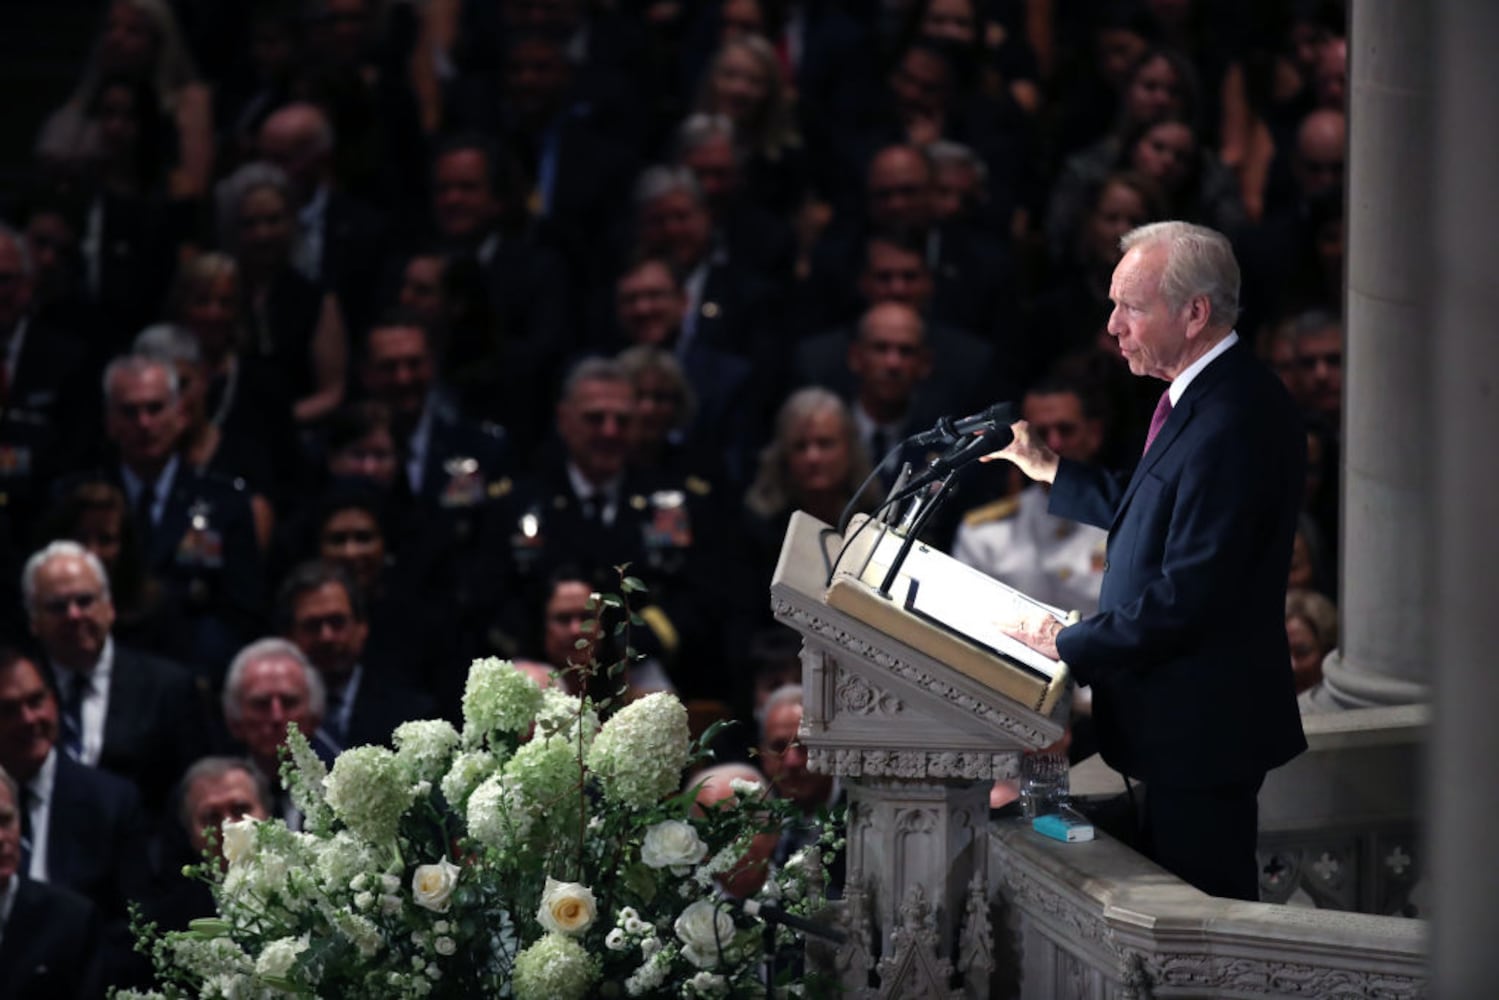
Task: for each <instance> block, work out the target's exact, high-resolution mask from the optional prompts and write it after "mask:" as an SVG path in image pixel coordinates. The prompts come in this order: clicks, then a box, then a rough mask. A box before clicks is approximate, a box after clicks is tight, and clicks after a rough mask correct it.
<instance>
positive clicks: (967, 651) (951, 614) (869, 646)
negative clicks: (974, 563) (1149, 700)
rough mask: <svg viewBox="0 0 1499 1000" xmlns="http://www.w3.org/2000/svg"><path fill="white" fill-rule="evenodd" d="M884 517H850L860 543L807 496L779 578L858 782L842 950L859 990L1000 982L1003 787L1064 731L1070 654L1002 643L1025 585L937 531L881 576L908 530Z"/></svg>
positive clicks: (851, 778) (813, 714) (809, 733)
mask: <svg viewBox="0 0 1499 1000" xmlns="http://www.w3.org/2000/svg"><path fill="white" fill-rule="evenodd" d="M858 523H859V522H857V521H856V525H857V524H858ZM882 529H883V525H882V524H881V523H880V522H877V521H876V522H871V523H870V524H869V525H868V526H867V529H866V530H862V531H857V532H856V530H855V526H851V527H850V529H849V540H850V541H849V544H848V546H847V547H846V548H847V550H846V551H843V550H844V549H845V545H844V539H843V537H842V536H840V535H839V534H838V533H837V532H836V530H834V529H832V528H829V527H828V526H827V525H826V524H823V523H822V522H821V521H818V520H817V519H815V518H813V517H810V516H809V515H806V514H804V513H801V512H798V513H796V514H794V515H793V516H792V519H791V524H790V527H789V529H788V530H787V534H786V540H785V542H784V544H783V546H782V550H781V557H780V562H779V564H778V566H777V567H776V573H775V577H774V580H773V582H772V584H771V602H772V605H773V608H774V611H775V615H776V617H777V618H778V619H779V620H780V621H782V622H785V623H786V624H787V625H790V626H791V627H792V628H794V629H796V630H797V631H798V632H800V633H801V635H802V654H801V656H802V684H803V687H804V689H805V692H804V696H803V697H804V705H803V715H802V730H801V734H800V738H801V740H802V741H803V743H804V744H805V746H806V747H807V753H808V758H809V761H810V766H811V767H812V769H813V770H816V771H820V772H823V773H829V774H833V775H836V776H837V777H838V779H839V780H840V781H841V782H842V783H843V785H844V787H845V788H846V789H847V791H848V803H849V811H848V858H847V878H846V883H845V889H844V903H843V910H842V915H841V920H842V922H843V924H844V930H845V931H846V933H847V935H848V937H847V941H846V943H845V944H843V945H842V946H840V947H839V949H838V950H837V953H836V957H835V958H834V960H833V961H834V964H835V967H836V969H837V973H838V975H839V978H840V979H841V981H842V983H843V985H844V989H845V994H846V995H847V996H854V997H858V996H868V997H938V996H940V997H948V996H967V997H985V996H988V994H989V978H990V973H991V971H992V969H993V965H994V962H993V949H992V942H993V937H992V933H991V928H990V926H989V903H988V900H989V899H990V893H989V877H990V876H989V871H988V858H989V848H988V825H989V791H990V788H991V786H992V785H993V783H994V782H995V781H996V780H998V779H1001V778H1011V777H1015V776H1016V775H1017V773H1018V770H1019V757H1020V753H1021V752H1022V751H1025V750H1033V749H1038V748H1041V747H1045V746H1048V745H1050V744H1052V743H1055V742H1056V741H1057V740H1059V739H1060V738H1061V736H1062V733H1063V730H1064V728H1065V721H1066V715H1065V713H1066V698H1065V697H1063V696H1064V695H1065V693H1066V691H1067V687H1068V682H1067V675H1066V668H1065V667H1064V666H1062V665H1061V664H1058V663H1056V662H1055V661H1047V662H1044V663H1037V662H1035V661H1034V660H1031V661H1029V662H1028V661H1027V660H1026V659H1025V657H1024V656H1022V655H1020V654H1021V653H1022V652H1025V651H1023V650H1022V649H1021V648H1020V647H1018V646H1017V647H1015V648H1014V649H1006V648H1002V647H1003V643H1005V642H1008V641H1009V640H1007V639H998V638H995V636H994V635H993V634H992V632H993V627H992V625H991V624H990V620H991V619H993V618H995V617H997V615H998V611H999V608H1000V607H1001V606H1002V605H1003V603H1004V602H1005V601H1007V600H1014V599H1016V598H1017V597H1018V598H1019V599H1020V600H1024V598H1023V595H1017V594H1016V593H1015V592H1014V591H1012V590H1010V588H1008V587H1004V586H1003V585H1002V584H999V583H998V582H997V581H994V580H991V579H990V578H988V577H986V576H984V575H983V574H981V573H978V572H976V571H974V570H972V569H970V568H968V567H966V566H962V565H960V564H958V563H957V562H955V561H954V560H952V559H950V558H949V557H948V556H946V555H944V554H942V553H940V552H937V551H935V550H931V549H928V548H927V547H926V546H923V545H920V544H917V545H915V546H914V547H912V548H911V550H910V554H909V557H908V558H907V559H906V561H905V562H904V563H902V564H901V566H900V570H899V572H898V573H897V574H894V575H893V576H894V577H895V579H894V585H893V586H891V587H888V588H885V589H887V590H888V595H887V594H883V593H881V592H880V590H881V585H882V583H884V582H887V581H886V578H887V576H891V574H889V573H888V568H889V565H890V564H891V562H892V560H893V559H894V553H895V551H896V550H897V549H898V547H899V543H900V539H899V538H898V537H897V536H896V535H895V534H894V533H887V532H885V531H883V530H882ZM991 606H992V607H993V613H992V614H991V613H989V612H988V610H987V609H989V608H990V607H991ZM955 623H956V625H959V626H963V627H962V628H959V627H955ZM1030 655H1031V656H1032V657H1033V656H1034V654H1030ZM955 980H956V981H957V982H960V983H961V988H959V989H957V990H956V991H954V990H953V988H952V986H951V985H950V983H951V982H953V981H955Z"/></svg>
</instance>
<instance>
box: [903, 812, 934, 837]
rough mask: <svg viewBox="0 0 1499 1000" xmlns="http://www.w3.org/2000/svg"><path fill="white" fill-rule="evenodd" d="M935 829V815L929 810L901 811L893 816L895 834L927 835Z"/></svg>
mask: <svg viewBox="0 0 1499 1000" xmlns="http://www.w3.org/2000/svg"><path fill="white" fill-rule="evenodd" d="M936 827H937V814H936V813H935V812H933V811H932V810H930V809H901V810H899V811H898V812H896V814H895V833H896V835H897V836H904V835H906V834H928V833H931V832H932V831H933V830H934V829H936Z"/></svg>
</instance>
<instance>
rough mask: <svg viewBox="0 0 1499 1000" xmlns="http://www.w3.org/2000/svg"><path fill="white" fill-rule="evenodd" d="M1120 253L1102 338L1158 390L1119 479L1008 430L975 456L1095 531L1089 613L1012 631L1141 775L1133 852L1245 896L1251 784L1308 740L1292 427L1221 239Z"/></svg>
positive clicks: (1109, 748) (1152, 231) (1289, 406)
mask: <svg viewBox="0 0 1499 1000" xmlns="http://www.w3.org/2000/svg"><path fill="white" fill-rule="evenodd" d="M1121 245H1122V247H1123V249H1124V257H1123V259H1121V260H1120V262H1119V264H1118V266H1117V267H1116V268H1115V270H1114V278H1113V283H1112V285H1111V287H1110V289H1109V297H1110V299H1111V300H1112V301H1113V303H1114V310H1113V313H1112V314H1111V315H1110V316H1109V323H1108V332H1109V335H1110V336H1112V337H1114V338H1115V339H1116V340H1117V341H1118V342H1119V350H1120V353H1122V354H1123V355H1124V358H1125V360H1126V361H1128V363H1129V368H1130V371H1131V372H1132V373H1134V374H1136V375H1148V376H1152V377H1154V378H1158V379H1164V380H1166V381H1167V382H1169V383H1170V384H1169V386H1168V387H1167V388H1166V391H1165V392H1163V393H1162V394H1161V401H1160V403H1159V404H1158V405H1157V407H1156V411H1155V415H1154V417H1153V418H1152V420H1151V424H1150V431H1149V434H1148V435H1147V437H1146V440H1145V451H1144V454H1143V455H1142V456H1141V458H1140V461H1139V463H1138V465H1137V466H1136V468H1135V470H1134V473H1133V474H1132V475H1115V474H1110V473H1107V472H1104V471H1102V470H1098V469H1094V468H1090V467H1088V466H1085V465H1082V464H1080V463H1077V462H1073V461H1069V460H1067V459H1062V458H1059V457H1058V456H1057V454H1056V453H1055V452H1053V451H1052V450H1051V449H1050V448H1048V447H1047V446H1046V445H1045V443H1044V442H1042V441H1041V440H1039V439H1038V436H1037V435H1035V434H1034V433H1032V432H1031V430H1030V428H1029V427H1028V426H1027V425H1026V423H1025V422H1024V421H1020V422H1018V423H1016V424H1015V425H1014V429H1015V439H1014V441H1012V442H1011V443H1010V444H1009V445H1008V446H1007V447H1006V448H1004V449H1003V450H1002V451H999V452H996V453H995V454H994V455H990V456H986V458H1004V459H1008V460H1009V461H1011V462H1013V463H1014V464H1015V465H1016V466H1018V467H1019V468H1020V469H1021V471H1023V472H1024V473H1025V474H1026V475H1028V476H1030V477H1031V478H1032V479H1035V480H1040V481H1043V482H1049V483H1051V484H1052V488H1051V496H1050V504H1049V509H1050V511H1051V513H1053V514H1056V515H1059V516H1061V517H1066V518H1071V519H1073V520H1076V521H1082V522H1084V523H1087V524H1094V525H1097V526H1098V527H1101V528H1106V529H1108V531H1109V542H1108V556H1107V561H1106V563H1105V569H1104V578H1103V588H1102V592H1101V593H1100V595H1099V605H1098V606H1099V610H1098V613H1097V614H1095V615H1093V616H1092V617H1089V618H1086V619H1084V620H1083V621H1081V622H1079V623H1077V624H1075V625H1070V626H1065V627H1064V626H1063V625H1062V623H1060V622H1058V621H1056V620H1054V619H1048V620H1045V621H1040V620H1036V621H1028V622H1016V623H1011V628H1010V630H1011V632H1012V634H1014V635H1015V636H1016V638H1018V639H1020V640H1021V641H1023V642H1025V643H1027V644H1028V645H1030V646H1032V647H1033V648H1035V649H1037V650H1040V651H1041V652H1043V653H1047V654H1048V655H1051V656H1057V657H1060V658H1061V659H1063V660H1065V661H1066V662H1067V664H1068V666H1069V667H1071V668H1072V671H1073V673H1074V674H1075V675H1076V676H1077V679H1078V681H1079V683H1083V684H1091V685H1092V686H1093V692H1094V694H1093V704H1094V717H1095V719H1096V722H1097V728H1098V742H1099V747H1100V750H1101V751H1102V753H1103V756H1104V759H1105V760H1106V761H1108V762H1109V763H1110V764H1111V765H1112V766H1113V767H1114V768H1115V769H1117V770H1119V771H1121V772H1123V773H1124V774H1125V775H1126V776H1127V777H1134V778H1139V779H1142V780H1143V781H1145V782H1146V785H1147V788H1146V801H1145V803H1144V808H1143V810H1142V813H1141V815H1140V820H1141V844H1142V848H1143V850H1144V852H1145V854H1146V855H1147V856H1149V857H1151V858H1152V859H1153V860H1155V861H1156V862H1157V863H1159V864H1160V865H1162V866H1163V867H1165V868H1166V869H1168V870H1169V871H1171V872H1173V873H1175V874H1176V875H1178V876H1180V877H1181V878H1183V879H1185V880H1186V881H1188V882H1190V883H1191V884H1193V885H1195V886H1197V887H1198V888H1200V889H1202V890H1203V891H1205V892H1209V893H1212V894H1214V895H1219V896H1230V897H1236V898H1240V899H1255V898H1257V897H1258V873H1257V870H1256V863H1255V840H1256V830H1257V820H1258V802H1257V795H1258V792H1259V788H1260V785H1261V783H1262V782H1263V781H1264V778H1265V773H1266V772H1267V771H1268V770H1270V769H1271V768H1274V767H1278V766H1280V765H1281V764H1284V763H1285V762H1286V761H1288V760H1290V759H1291V758H1292V757H1294V756H1296V754H1298V753H1300V752H1301V751H1302V750H1304V749H1305V748H1306V739H1305V737H1304V736H1303V735H1302V731H1301V720H1300V716H1299V715H1298V713H1297V710H1296V695H1295V686H1294V683H1293V681H1292V677H1291V669H1290V666H1289V664H1290V654H1289V652H1288V649H1287V645H1286V631H1285V623H1284V620H1283V619H1284V608H1283V604H1284V601H1285V588H1286V573H1287V570H1288V568H1289V566H1290V561H1291V540H1292V537H1293V536H1294V534H1295V529H1296V512H1297V510H1298V508H1299V505H1300V498H1301V492H1302V489H1303V487H1304V475H1303V469H1304V466H1305V464H1306V436H1305V432H1304V431H1303V429H1302V425H1301V420H1300V418H1299V417H1298V415H1297V412H1296V408H1295V405H1294V404H1293V403H1292V401H1291V398H1290V396H1289V395H1288V394H1287V393H1286V391H1285V388H1284V387H1283V386H1282V385H1281V383H1280V381H1279V379H1277V378H1276V377H1275V376H1274V375H1273V374H1272V373H1271V372H1270V371H1269V369H1267V368H1265V367H1263V366H1262V365H1261V364H1260V363H1259V362H1258V361H1257V360H1256V359H1255V358H1254V357H1253V356H1252V355H1251V353H1250V351H1249V349H1248V347H1247V346H1246V345H1245V344H1244V343H1242V342H1241V341H1240V340H1239V337H1238V335H1237V334H1236V333H1235V332H1234V329H1233V326H1234V322H1235V320H1236V319H1237V318H1238V311H1239V267H1238V264H1237V263H1236V262H1235V260H1234V255H1233V251H1232V249H1230V247H1229V244H1228V240H1227V239H1225V238H1224V237H1223V236H1222V235H1221V234H1219V233H1216V232H1213V231H1212V230H1209V229H1204V228H1202V227H1200V226H1194V225H1189V224H1187V223H1183V222H1163V223H1156V224H1154V225H1149V226H1144V227H1142V228H1140V229H1136V230H1133V231H1132V232H1130V233H1128V234H1126V235H1125V237H1124V239H1123V240H1122V241H1121Z"/></svg>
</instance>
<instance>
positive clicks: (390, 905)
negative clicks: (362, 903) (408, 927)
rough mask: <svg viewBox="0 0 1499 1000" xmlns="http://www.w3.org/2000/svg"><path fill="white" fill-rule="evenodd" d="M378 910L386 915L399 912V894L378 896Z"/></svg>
mask: <svg viewBox="0 0 1499 1000" xmlns="http://www.w3.org/2000/svg"><path fill="white" fill-rule="evenodd" d="M380 912H381V913H383V914H384V915H385V916H387V917H389V916H393V915H395V914H397V913H400V912H401V897H400V896H381V897H380Z"/></svg>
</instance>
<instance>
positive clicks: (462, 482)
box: [438, 455, 486, 510]
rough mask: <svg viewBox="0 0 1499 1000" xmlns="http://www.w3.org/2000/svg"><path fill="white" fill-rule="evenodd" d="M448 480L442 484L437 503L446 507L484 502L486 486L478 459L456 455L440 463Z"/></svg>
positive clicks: (466, 505) (475, 505)
mask: <svg viewBox="0 0 1499 1000" xmlns="http://www.w3.org/2000/svg"><path fill="white" fill-rule="evenodd" d="M442 471H443V472H445V473H447V476H448V481H447V483H445V484H444V485H443V488H442V496H441V497H439V498H438V503H439V504H440V505H441V506H443V507H446V508H448V509H450V510H451V509H453V508H455V507H477V506H478V505H479V504H481V503H483V502H484V496H485V493H486V486H485V483H484V474H483V471H482V470H481V469H480V468H479V461H478V459H475V458H470V457H469V456H467V455H456V456H454V457H453V458H450V459H448V460H447V461H446V462H443V463H442Z"/></svg>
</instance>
